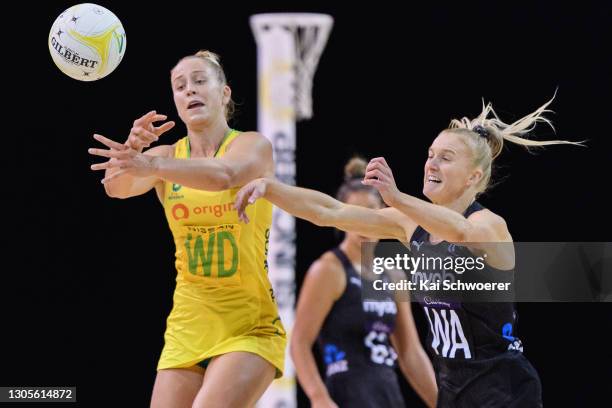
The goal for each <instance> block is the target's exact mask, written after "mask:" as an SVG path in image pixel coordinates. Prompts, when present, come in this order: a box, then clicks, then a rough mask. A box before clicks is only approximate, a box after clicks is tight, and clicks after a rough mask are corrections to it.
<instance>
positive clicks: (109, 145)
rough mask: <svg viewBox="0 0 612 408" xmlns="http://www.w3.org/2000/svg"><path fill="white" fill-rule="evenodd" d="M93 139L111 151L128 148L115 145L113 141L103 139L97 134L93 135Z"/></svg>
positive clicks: (118, 144)
mask: <svg viewBox="0 0 612 408" xmlns="http://www.w3.org/2000/svg"><path fill="white" fill-rule="evenodd" d="M93 137H94V139H96V140H97V141H98V142H100V143H102V144H103V145H105V146H107V147H110V148H111V149H115V150H125V149H127V148H128V147H127V146H125V145H122V144H121V143H117V142H115V141H114V140H110V139H109V138H107V137H104V136H102V135H98V134H94V135H93Z"/></svg>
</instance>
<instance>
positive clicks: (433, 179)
mask: <svg viewBox="0 0 612 408" xmlns="http://www.w3.org/2000/svg"><path fill="white" fill-rule="evenodd" d="M427 182H428V183H435V184H440V183H441V182H442V180H440V179H439V178H437V177H436V176H428V177H427Z"/></svg>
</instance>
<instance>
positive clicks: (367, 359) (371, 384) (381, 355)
mask: <svg viewBox="0 0 612 408" xmlns="http://www.w3.org/2000/svg"><path fill="white" fill-rule="evenodd" d="M333 252H334V254H335V255H336V256H337V257H338V259H339V260H340V262H341V263H342V266H343V267H344V272H345V274H346V288H345V290H344V292H343V293H342V295H341V296H340V298H339V299H338V300H337V301H336V302H335V303H334V305H333V307H332V309H331V310H330V312H329V314H328V315H327V317H326V319H325V321H324V322H323V326H322V328H321V331H320V333H319V337H318V340H317V343H318V346H319V349H320V351H321V355H322V356H323V360H324V367H325V373H324V376H325V384H326V386H327V388H328V391H329V394H330V396H331V398H332V399H333V400H334V402H336V404H338V406H340V407H357V408H359V407H364V408H365V407H374V408H376V407H381V408H382V407H403V406H404V401H403V398H402V394H401V391H400V387H399V383H398V380H397V376H396V374H395V367H396V360H397V354H396V352H395V350H394V349H393V347H392V345H391V342H390V336H391V334H392V332H393V330H394V328H395V319H396V316H397V306H396V304H395V301H394V298H393V295H392V294H391V293H386V294H382V295H380V294H379V296H377V300H376V301H369V300H367V299H363V297H362V290H361V284H362V282H361V277H360V276H359V275H358V274H357V272H356V271H355V269H354V268H353V265H352V264H351V262H350V260H349V259H348V257H347V256H346V254H345V253H344V252H342V250H340V249H339V248H336V249H334V250H333Z"/></svg>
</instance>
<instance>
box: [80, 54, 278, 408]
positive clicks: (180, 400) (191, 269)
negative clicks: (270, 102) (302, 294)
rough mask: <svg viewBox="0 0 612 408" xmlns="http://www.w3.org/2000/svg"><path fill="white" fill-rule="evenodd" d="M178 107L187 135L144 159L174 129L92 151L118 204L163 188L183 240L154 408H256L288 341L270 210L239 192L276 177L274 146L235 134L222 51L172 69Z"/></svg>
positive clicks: (144, 130)
mask: <svg viewBox="0 0 612 408" xmlns="http://www.w3.org/2000/svg"><path fill="white" fill-rule="evenodd" d="M171 82H172V90H173V94H174V102H175V104H176V108H177V111H178V114H179V117H180V118H181V119H182V120H183V122H184V123H185V125H186V126H187V134H188V135H187V137H185V138H183V139H181V140H179V141H178V142H177V143H175V144H174V145H164V146H156V147H154V148H152V149H149V150H147V151H145V152H144V153H142V150H143V149H144V148H145V147H148V146H149V145H150V144H151V143H152V142H153V141H156V140H157V139H158V137H159V136H160V135H161V134H163V133H164V132H166V131H167V130H169V129H171V128H172V127H173V126H174V123H173V122H165V123H163V124H162V125H161V126H155V125H154V122H158V121H163V120H166V116H165V115H158V114H157V113H156V112H155V111H153V112H149V113H148V114H146V115H144V116H143V117H141V118H140V119H138V120H136V121H135V122H134V127H133V128H132V130H131V132H130V135H129V137H128V140H127V141H126V142H125V143H124V144H120V143H117V142H114V141H112V140H110V139H107V138H105V137H103V136H100V135H94V138H95V139H96V140H98V141H99V142H101V143H103V144H104V145H105V146H106V147H107V149H90V150H89V152H90V153H91V154H93V155H96V156H102V157H106V158H108V159H109V160H108V161H106V162H104V163H99V164H94V165H92V169H93V170H106V175H105V178H104V179H103V180H102V182H103V183H104V187H105V189H106V192H107V194H108V195H109V196H111V197H117V198H127V197H133V196H137V195H140V194H144V193H146V192H147V191H149V190H151V189H153V188H155V191H156V192H157V196H158V198H159V199H160V201H161V202H162V204H163V206H164V210H165V214H166V218H167V220H168V224H169V226H170V229H171V230H172V234H173V236H174V242H175V244H176V269H177V278H176V289H175V292H174V306H173V309H172V312H171V313H170V316H169V317H168V321H167V328H166V334H165V345H164V349H163V351H162V353H161V357H160V360H159V363H158V367H157V368H158V372H157V377H156V380H155V386H154V388H153V396H152V399H151V407H153V408H162V407H163V408H183V407H192V406H193V407H196V408H197V407H206V408H213V407H224V408H227V407H240V408H243V407H250V406H252V405H253V404H254V403H255V402H256V401H257V399H258V398H259V397H260V396H261V395H262V394H263V392H264V391H265V389H266V388H267V387H268V385H269V384H270V382H271V381H272V380H273V379H274V378H275V376H276V377H278V376H280V375H281V373H282V369H283V364H284V352H285V343H286V335H285V331H284V329H283V326H282V324H281V322H280V319H279V317H278V311H277V307H276V304H275V302H274V297H273V294H272V288H271V286H270V283H269V281H268V278H267V264H266V252H267V251H266V247H267V243H268V236H269V228H270V223H271V220H272V205H271V204H270V203H269V202H267V201H265V200H260V201H258V203H257V205H256V206H254V207H253V208H251V209H250V211H251V212H250V213H249V217H250V218H251V219H253V220H255V222H254V223H250V224H242V223H240V222H239V220H238V214H237V212H236V211H235V209H234V208H233V202H234V199H235V195H236V192H237V191H238V187H240V186H242V185H244V184H245V183H247V182H249V181H250V180H253V179H255V178H258V177H270V176H272V175H273V173H274V163H273V159H272V147H271V145H270V143H269V142H268V140H267V139H266V138H265V137H264V136H262V135H261V134H259V133H256V132H243V133H241V132H238V131H236V130H232V129H230V128H229V126H228V124H227V116H228V114H230V113H231V110H232V107H233V102H232V100H231V90H230V88H229V87H228V86H227V81H226V78H225V74H224V72H223V69H222V67H221V65H220V63H219V58H218V56H217V55H216V54H214V53H211V52H209V51H200V52H198V53H197V54H196V55H192V56H188V57H185V58H183V59H181V60H180V61H179V63H178V64H177V65H176V66H175V67H174V69H173V70H172V71H171Z"/></svg>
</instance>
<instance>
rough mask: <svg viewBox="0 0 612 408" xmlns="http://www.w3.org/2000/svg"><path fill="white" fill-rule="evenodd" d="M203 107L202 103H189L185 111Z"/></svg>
mask: <svg viewBox="0 0 612 408" xmlns="http://www.w3.org/2000/svg"><path fill="white" fill-rule="evenodd" d="M202 106H204V103H203V102H200V101H191V102H189V105H187V109H196V108H200V107H202Z"/></svg>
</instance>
